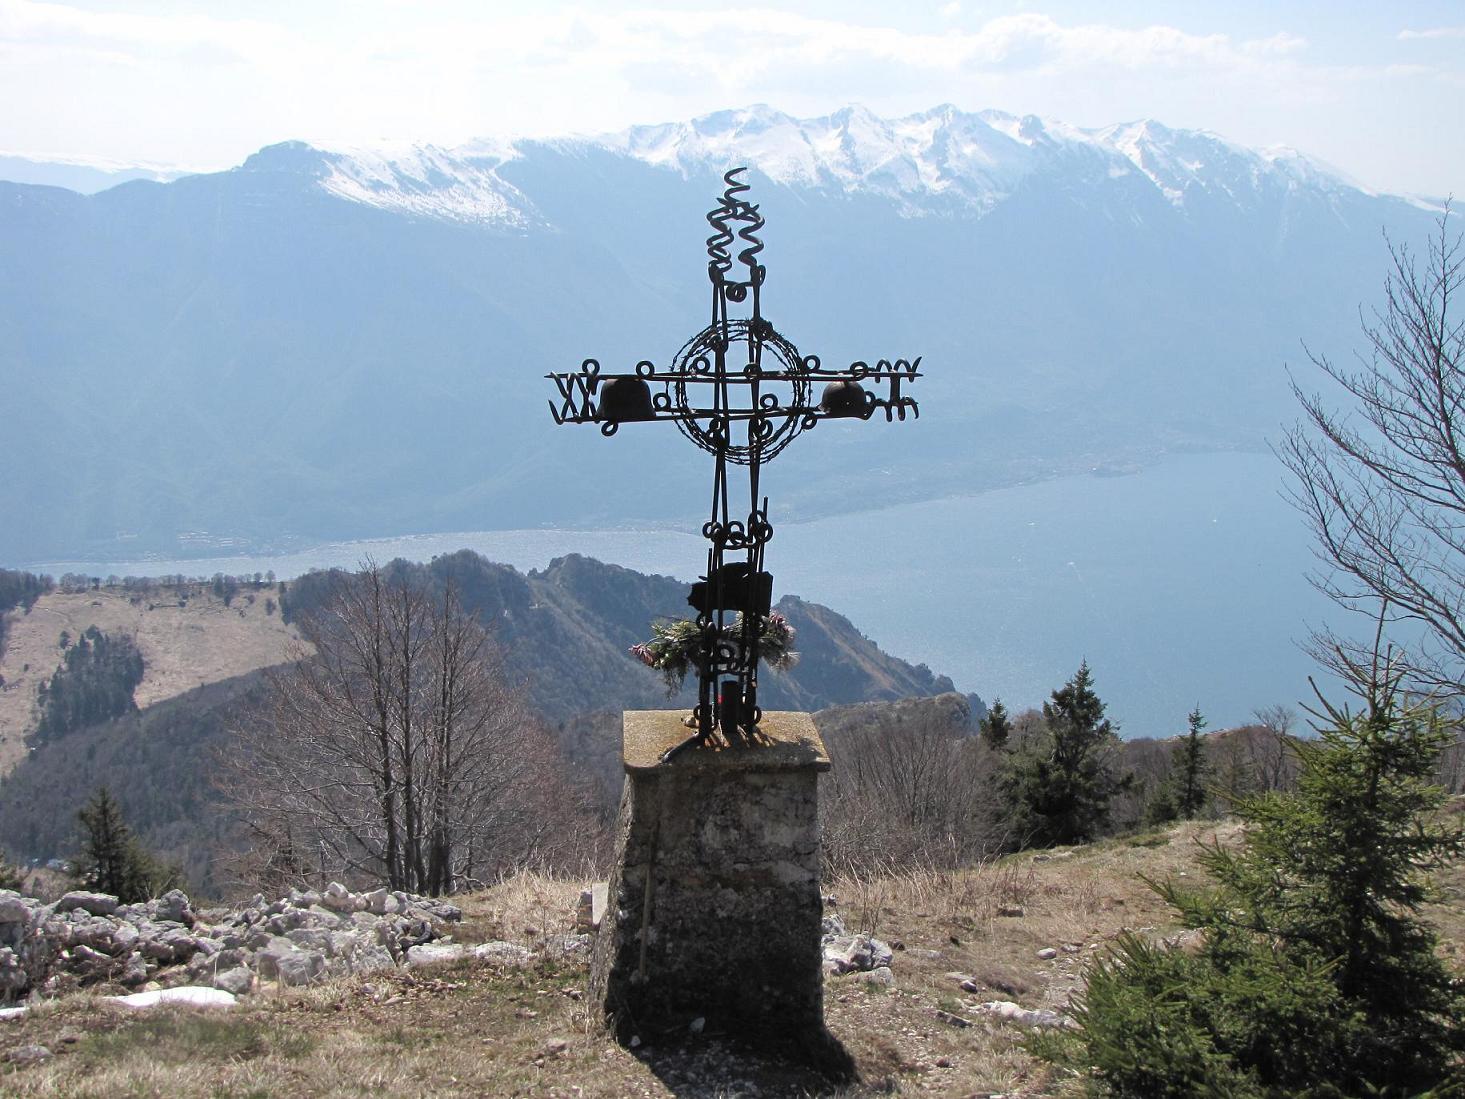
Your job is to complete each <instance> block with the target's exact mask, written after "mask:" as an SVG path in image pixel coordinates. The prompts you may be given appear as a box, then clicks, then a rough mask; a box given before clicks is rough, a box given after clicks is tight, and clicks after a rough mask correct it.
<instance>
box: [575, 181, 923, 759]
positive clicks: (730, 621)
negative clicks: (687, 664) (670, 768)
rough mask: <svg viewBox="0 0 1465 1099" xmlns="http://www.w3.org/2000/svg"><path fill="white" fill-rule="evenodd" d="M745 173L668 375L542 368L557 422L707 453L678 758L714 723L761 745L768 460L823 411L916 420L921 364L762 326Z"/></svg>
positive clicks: (728, 203) (717, 219)
mask: <svg viewBox="0 0 1465 1099" xmlns="http://www.w3.org/2000/svg"><path fill="white" fill-rule="evenodd" d="M746 170H747V169H746V168H734V169H733V170H732V171H730V172H728V173H726V174H725V175H724V176H723V182H724V183H725V184H726V185H727V189H726V190H725V191H724V192H723V195H722V201H721V203H720V204H719V205H718V206H717V208H716V209H714V210H712V211H711V212H710V213H708V215H707V221H708V223H709V224H711V226H712V228H713V229H714V230H715V232H714V233H713V235H712V236H710V237H708V238H707V256H708V263H707V274H708V277H709V278H710V279H711V280H712V323H711V324H709V325H708V326H707V327H706V328H704V329H703V330H702V331H701V332H698V333H697V335H695V336H693V337H692V338H691V339H690V340H688V341H687V343H686V344H685V345H684V346H683V347H682V349H681V350H680V351H678V352H677V353H676V356H675V357H674V358H673V359H672V362H671V365H670V366H669V367H667V369H665V370H659V369H657V367H656V365H655V364H654V363H652V362H650V361H647V360H642V361H641V362H639V363H637V364H636V370H635V373H633V374H606V373H602V372H601V369H600V363H599V362H597V361H596V360H594V359H586V360H585V361H584V363H583V364H582V365H581V369H580V370H579V371H578V372H577V373H573V374H568V373H567V374H548V375H546V377H548V378H552V379H553V380H554V383H555V385H556V387H557V388H558V390H559V398H560V399H559V403H558V404H556V403H555V402H554V401H550V405H549V407H550V412H551V413H552V414H553V415H554V421H555V423H557V424H563V423H574V424H583V423H597V424H599V425H600V431H601V434H603V435H614V434H615V433H616V430H617V429H618V428H619V427H620V425H621V424H623V423H631V422H637V421H646V420H671V421H672V422H673V423H675V424H676V425H677V427H678V428H679V429H680V430H681V432H682V434H683V435H685V436H686V437H687V438H688V439H690V440H692V442H694V443H696V444H697V445H698V446H699V447H701V448H702V449H703V450H705V451H707V452H708V453H710V454H711V455H712V456H713V458H714V467H713V480H712V517H711V518H710V519H709V520H708V521H707V522H706V523H704V524H703V525H702V534H703V537H705V538H706V539H707V541H708V548H707V572H706V575H704V576H703V577H702V579H701V581H700V582H698V583H696V584H694V585H693V586H692V594H691V595H690V596H689V597H688V599H687V602H688V603H690V604H691V605H692V607H694V608H695V609H696V611H697V629H698V632H699V636H700V642H701V644H700V651H699V653H698V658H697V661H696V667H697V680H698V694H697V708H696V710H695V712H694V718H695V728H696V731H695V732H694V733H693V735H692V736H691V737H690V738H689V739H688V741H687V742H686V743H685V744H683V745H680V746H679V747H678V748H676V749H673V752H676V751H680V750H681V749H682V748H686V747H689V746H692V745H701V744H707V743H709V742H711V741H712V738H713V734H714V731H717V730H720V731H721V733H722V736H723V738H724V739H725V740H726V741H727V742H728V743H729V744H733V743H754V742H756V740H757V735H758V734H757V729H758V721H759V719H760V718H761V716H762V711H761V710H760V709H759V708H758V659H759V645H760V641H761V639H762V637H763V635H764V632H765V630H766V629H767V628H768V624H769V616H770V613H771V607H772V597H773V577H772V576H771V575H770V574H769V573H767V572H765V571H764V569H763V554H764V550H765V549H766V547H767V545H768V542H769V541H770V540H771V539H772V538H773V526H772V524H770V523H769V521H768V499H767V497H760V495H759V488H758V476H759V471H760V469H761V467H762V465H763V463H764V462H768V461H771V460H772V459H773V458H774V457H776V456H777V455H778V454H779V453H781V452H782V450H783V448H784V447H786V446H788V444H789V443H790V442H792V441H793V439H794V437H795V436H796V435H798V434H799V433H800V432H802V431H806V430H808V429H809V428H811V427H813V426H814V425H815V424H817V423H818V422H819V421H820V420H823V419H831V418H837V417H852V418H856V419H862V420H868V419H870V418H871V417H872V416H874V415H875V413H876V411H877V410H883V411H884V413H885V419H886V420H887V421H892V420H896V419H900V420H904V419H905V418H906V412H907V410H909V412H910V413H911V414H912V415H913V416H919V415H920V412H919V409H918V408H917V407H916V402H915V401H914V400H913V399H911V398H910V397H908V396H906V395H904V394H903V393H902V392H901V385H902V383H903V382H907V381H911V380H913V379H915V378H918V377H920V375H919V374H918V373H917V367H919V366H920V363H921V360H920V359H919V358H916V359H914V360H912V361H910V362H907V361H906V360H905V359H897V360H895V361H894V362H893V363H892V362H890V361H889V360H886V359H881V360H879V361H878V362H877V363H876V364H875V365H874V366H870V365H869V364H868V363H864V362H855V363H852V364H851V365H850V366H849V367H848V368H847V369H845V370H826V369H825V368H824V367H823V366H821V365H820V362H819V358H818V356H816V355H808V356H804V355H800V354H799V351H798V348H796V347H795V346H794V345H793V344H792V343H790V342H789V341H788V340H787V339H785V338H784V337H783V336H781V335H779V334H778V332H777V331H775V330H774V328H773V326H772V325H771V324H769V323H768V321H766V320H764V318H763V309H762V291H763V280H764V276H765V274H766V271H765V269H764V267H763V265H762V264H760V263H759V262H758V253H759V252H761V251H762V250H763V242H762V241H761V240H759V238H758V235H757V233H758V230H760V229H761V228H763V224H764V222H763V218H762V216H761V215H760V214H759V213H758V207H757V206H755V205H753V204H752V203H750V202H748V201H747V200H746V199H745V198H743V197H742V196H743V194H744V193H745V192H747V191H748V190H749V187H748V185H747V184H746V183H744V182H742V181H741V180H739V179H738V178H737V176H738V175H739V174H740V173H742V172H745V171H746ZM735 240H740V241H742V243H743V245H744V247H743V249H742V250H741V251H740V252H739V253H738V255H737V263H738V264H741V267H742V269H741V270H739V271H738V272H737V276H738V277H737V278H733V277H731V275H732V272H733V267H734V262H733V256H732V248H733V246H734V241H735ZM730 306H740V307H745V308H746V311H747V314H748V315H747V316H746V317H738V318H734V317H732V316H730V315H729V313H730ZM818 383H823V384H824V388H823V390H822V391H821V393H820V396H819V400H818V403H817V404H816V403H813V402H812V400H811V398H812V394H813V391H814V386H815V385H816V384H818ZM653 387H655V390H654V391H653ZM882 387H883V390H884V391H883V394H882V393H880V392H878V390H879V389H881V388H882ZM729 464H731V465H737V466H744V467H746V468H747V471H748V485H747V489H748V496H747V499H748V512H747V517H746V518H739V517H736V515H737V513H736V512H735V511H734V509H733V505H732V502H731V498H730V492H729V485H728V466H729ZM730 557H731V558H732V559H731V560H729V558H730ZM671 754H672V753H668V756H670V755H671Z"/></svg>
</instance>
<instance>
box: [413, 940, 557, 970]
mask: <svg viewBox="0 0 1465 1099" xmlns="http://www.w3.org/2000/svg"><path fill="white" fill-rule="evenodd" d="M413 949H414V950H416V949H418V948H417V947H413ZM408 953H409V954H410V953H411V951H408ZM471 953H472V955H473V957H474V958H476V959H477V960H478V961H480V962H497V963H498V964H500V965H528V964H529V963H530V962H532V961H533V960H534V952H533V951H531V950H526V949H524V947H522V946H520V945H519V944H518V943H506V942H503V941H501V940H498V939H495V940H494V941H493V942H488V943H479V944H478V945H477V946H475V947H474V948H473V949H472V951H471Z"/></svg>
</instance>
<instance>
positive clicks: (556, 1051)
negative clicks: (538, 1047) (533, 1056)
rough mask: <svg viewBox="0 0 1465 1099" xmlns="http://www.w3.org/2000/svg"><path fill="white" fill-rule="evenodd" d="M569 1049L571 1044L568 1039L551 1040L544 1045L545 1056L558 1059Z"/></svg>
mask: <svg viewBox="0 0 1465 1099" xmlns="http://www.w3.org/2000/svg"><path fill="white" fill-rule="evenodd" d="M569 1048H570V1042H569V1040H568V1039H567V1038H551V1039H549V1040H548V1041H547V1042H545V1043H544V1055H545V1056H546V1057H558V1056H559V1055H560V1054H561V1053H563V1052H564V1051H565V1050H567V1049H569Z"/></svg>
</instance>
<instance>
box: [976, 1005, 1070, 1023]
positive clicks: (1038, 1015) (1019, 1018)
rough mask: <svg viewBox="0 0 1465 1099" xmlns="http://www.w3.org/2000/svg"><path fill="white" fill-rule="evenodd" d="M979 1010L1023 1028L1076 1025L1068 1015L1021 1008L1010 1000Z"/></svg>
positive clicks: (979, 1007) (980, 1006)
mask: <svg viewBox="0 0 1465 1099" xmlns="http://www.w3.org/2000/svg"><path fill="white" fill-rule="evenodd" d="M977 1010H978V1011H980V1012H982V1013H983V1014H984V1015H994V1016H996V1017H997V1018H999V1019H1007V1020H1009V1021H1010V1022H1014V1023H1020V1024H1022V1025H1023V1026H1036V1027H1065V1028H1067V1027H1072V1026H1075V1025H1076V1024H1075V1023H1074V1021H1073V1020H1072V1019H1070V1018H1069V1017H1068V1016H1067V1015H1060V1014H1059V1013H1058V1012H1056V1011H1041V1010H1038V1011H1034V1010H1030V1009H1028V1008H1025V1007H1019V1006H1018V1005H1017V1004H1014V1003H1012V1002H1011V1001H1008V1000H993V1001H991V1002H990V1003H985V1004H981V1005H979V1006H978V1007H977Z"/></svg>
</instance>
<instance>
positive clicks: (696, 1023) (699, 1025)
mask: <svg viewBox="0 0 1465 1099" xmlns="http://www.w3.org/2000/svg"><path fill="white" fill-rule="evenodd" d="M706 1026H707V1020H706V1019H704V1018H703V1017H702V1016H700V1015H698V1016H697V1017H696V1018H695V1019H693V1020H692V1021H691V1022H690V1023H688V1024H687V1029H688V1030H690V1031H691V1032H692V1033H693V1034H701V1033H702V1030H703V1028H705V1027H706Z"/></svg>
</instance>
